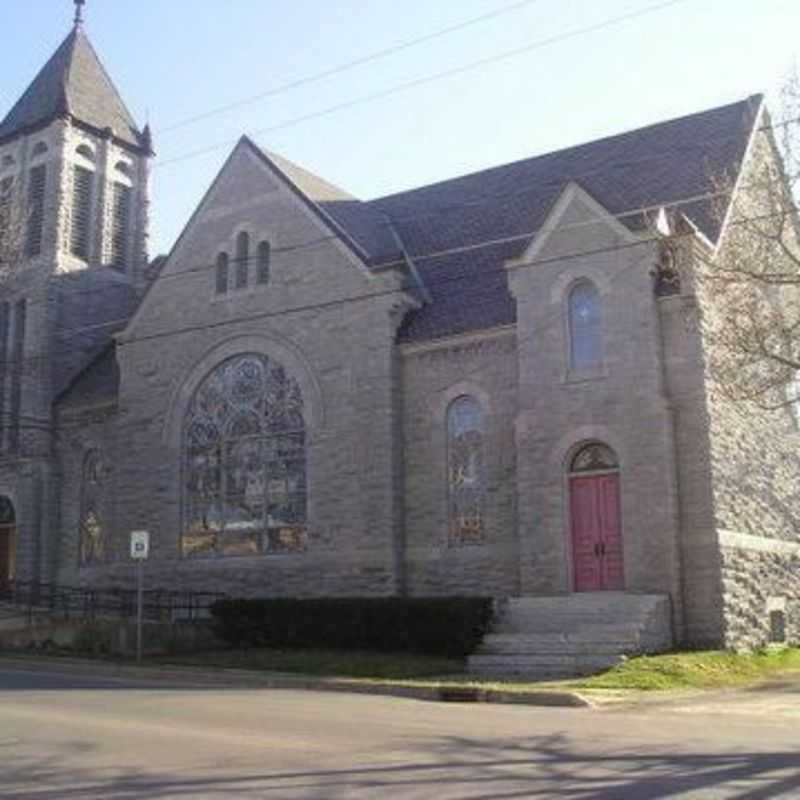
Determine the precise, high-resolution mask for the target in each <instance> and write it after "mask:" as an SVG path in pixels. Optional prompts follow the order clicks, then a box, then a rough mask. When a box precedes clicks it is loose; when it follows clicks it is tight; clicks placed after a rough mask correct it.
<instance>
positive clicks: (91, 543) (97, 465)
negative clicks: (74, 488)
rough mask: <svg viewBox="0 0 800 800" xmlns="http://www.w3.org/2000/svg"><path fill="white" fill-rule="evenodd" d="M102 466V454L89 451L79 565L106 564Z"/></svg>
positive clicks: (84, 489)
mask: <svg viewBox="0 0 800 800" xmlns="http://www.w3.org/2000/svg"><path fill="white" fill-rule="evenodd" d="M103 472H104V471H103V465H102V461H101V459H100V454H99V453H98V452H97V451H96V450H90V451H89V452H88V453H87V454H86V458H85V459H84V461H83V476H82V483H81V519H80V531H79V533H80V562H81V565H82V566H88V565H90V564H95V563H98V562H102V561H105V560H106V556H107V548H106V537H105V526H104V525H103V514H102V503H103V483H104V481H103Z"/></svg>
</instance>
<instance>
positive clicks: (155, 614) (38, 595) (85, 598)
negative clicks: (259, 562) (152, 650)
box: [0, 581, 226, 622]
mask: <svg viewBox="0 0 800 800" xmlns="http://www.w3.org/2000/svg"><path fill="white" fill-rule="evenodd" d="M225 596H226V595H225V594H223V593H221V592H186V591H183V592H181V591H175V590H171V589H149V590H147V591H145V592H144V603H143V616H144V619H145V620H147V621H157V622H176V621H180V622H200V621H204V620H207V619H208V618H209V615H210V614H209V610H210V608H211V605H212V604H213V603H214V602H215V601H217V600H220V599H221V598H223V597H225ZM0 605H5V606H7V607H11V608H14V609H16V610H17V611H18V612H22V613H25V614H27V615H28V617H29V619H32V618H33V617H34V616H35V615H38V614H48V615H50V616H53V615H55V616H62V617H64V618H65V619H70V618H75V619H88V620H92V619H97V618H103V617H105V618H109V617H110V618H116V619H129V618H133V617H135V616H136V590H135V589H119V588H89V587H83V586H63V585H59V584H54V583H42V582H39V581H13V582H11V583H9V584H6V585H0Z"/></svg>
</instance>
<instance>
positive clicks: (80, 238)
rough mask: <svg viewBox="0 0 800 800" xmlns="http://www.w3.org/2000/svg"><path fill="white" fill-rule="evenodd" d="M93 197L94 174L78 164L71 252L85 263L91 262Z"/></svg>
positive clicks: (73, 182) (74, 178)
mask: <svg viewBox="0 0 800 800" xmlns="http://www.w3.org/2000/svg"><path fill="white" fill-rule="evenodd" d="M81 147H85V145H81ZM80 149H81V148H80V147H79V148H78V150H79V151H80ZM87 149H88V148H87ZM90 154H91V153H90ZM93 197H94V173H93V172H92V171H91V170H90V169H86V167H81V166H78V165H77V164H76V165H75V166H74V167H73V173H72V226H71V229H70V252H71V253H72V255H74V256H77V257H78V258H80V259H83V260H84V261H88V260H89V245H90V234H91V227H92V200H93Z"/></svg>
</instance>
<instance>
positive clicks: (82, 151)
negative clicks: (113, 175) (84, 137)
mask: <svg viewBox="0 0 800 800" xmlns="http://www.w3.org/2000/svg"><path fill="white" fill-rule="evenodd" d="M75 152H76V153H77V154H78V155H79V156H82V157H83V158H85V159H86V160H87V161H91V162H93V163H94V150H92V148H91V147H89V145H88V144H79V145H78V146H77V147H76V148H75Z"/></svg>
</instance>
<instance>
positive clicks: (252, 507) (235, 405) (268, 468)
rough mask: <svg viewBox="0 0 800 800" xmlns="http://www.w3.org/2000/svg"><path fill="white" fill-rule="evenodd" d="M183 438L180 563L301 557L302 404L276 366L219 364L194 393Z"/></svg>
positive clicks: (258, 359) (244, 360) (236, 361)
mask: <svg viewBox="0 0 800 800" xmlns="http://www.w3.org/2000/svg"><path fill="white" fill-rule="evenodd" d="M183 432H184V444H183V459H184V465H183V469H184V532H183V543H182V550H183V554H184V555H185V556H187V557H210V556H236V555H238V556H246V555H259V554H270V553H294V552H301V551H303V550H305V547H306V501H307V491H306V447H305V441H306V439H305V422H304V418H303V398H302V393H301V391H300V387H299V385H298V383H297V381H296V380H294V379H293V378H291V377H290V376H289V375H288V374H287V373H286V371H285V369H284V368H283V367H282V366H281V365H280V364H278V363H277V362H274V361H272V360H270V359H268V358H267V357H265V356H262V355H257V354H247V355H240V356H235V357H234V358H231V359H228V360H227V361H225V362H223V363H222V364H221V365H220V366H218V367H217V368H216V369H215V370H214V371H213V372H212V373H211V374H210V375H208V377H206V378H205V380H204V381H203V382H202V384H201V385H200V386H199V387H198V389H197V391H196V392H195V395H194V398H193V400H192V403H191V405H190V407H189V410H188V413H187V415H186V418H185V420H184V428H183Z"/></svg>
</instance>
